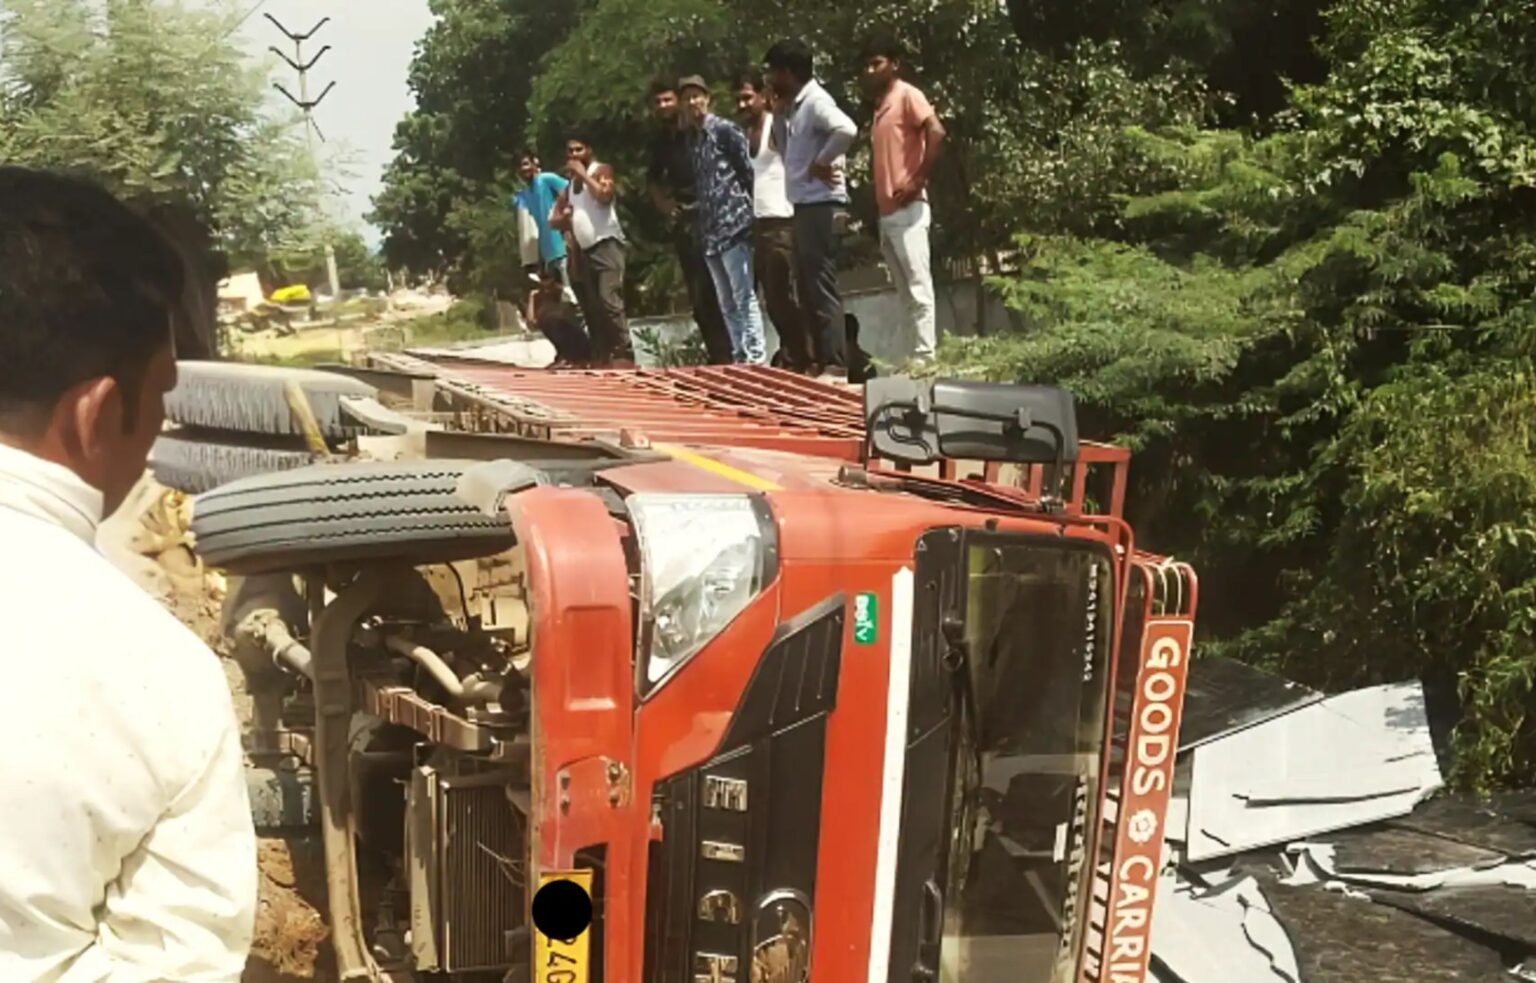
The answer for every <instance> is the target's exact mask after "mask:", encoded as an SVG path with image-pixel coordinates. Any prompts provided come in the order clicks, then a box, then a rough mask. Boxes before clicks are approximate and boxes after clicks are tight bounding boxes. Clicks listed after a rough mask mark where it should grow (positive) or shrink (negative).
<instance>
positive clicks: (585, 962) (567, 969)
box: [533, 870, 592, 983]
mask: <svg viewBox="0 0 1536 983" xmlns="http://www.w3.org/2000/svg"><path fill="white" fill-rule="evenodd" d="M552 881H573V882H575V883H576V884H579V885H581V889H582V890H583V891H586V892H587V896H588V897H591V896H592V871H590V870H552V871H548V872H546V873H543V874H540V875H539V887H543V886H544V885H546V884H548V883H550V882H552ZM591 935H592V933H591V929H590V928H588V929H583V930H582V933H581V934H580V935H578V936H577V937H576V938H574V939H572V940H570V941H566V940H564V939H552V938H550V937H549V936H547V935H545V934H544V933H543V932H539V931H535V932H534V933H533V939H534V945H533V965H534V979H535V980H536V981H537V983H588V975H589V974H588V971H587V967H588V966H590V965H591V952H590V949H591V942H592V938H591Z"/></svg>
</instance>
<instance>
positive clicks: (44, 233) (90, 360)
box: [0, 166, 185, 437]
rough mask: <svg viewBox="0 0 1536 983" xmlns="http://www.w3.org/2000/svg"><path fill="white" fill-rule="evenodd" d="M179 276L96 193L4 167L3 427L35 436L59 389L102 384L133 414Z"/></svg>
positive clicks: (0, 219) (151, 234) (0, 218)
mask: <svg viewBox="0 0 1536 983" xmlns="http://www.w3.org/2000/svg"><path fill="white" fill-rule="evenodd" d="M184 277H185V270H184V268H183V264H182V260H181V258H180V256H178V255H177V253H176V251H175V250H174V249H172V248H171V246H170V245H169V244H168V243H167V242H166V241H165V239H164V237H163V236H161V234H160V233H158V232H157V231H155V229H154V227H153V226H152V225H151V224H150V223H149V222H148V221H146V220H145V219H143V218H141V217H140V216H138V215H136V214H134V212H133V211H131V210H130V209H129V208H128V207H127V206H126V205H124V204H123V203H122V202H120V201H118V200H117V199H116V198H114V197H113V196H112V195H110V194H108V193H107V192H106V191H105V190H103V189H102V188H100V187H99V186H97V185H95V184H92V183H90V182H88V181H84V180H80V179H78V178H73V177H65V176H62V175H58V174H50V173H45V172H42V171H35V170H29V169H27V168H21V167H10V166H0V430H3V431H5V432H7V433H9V434H11V435H12V436H18V437H33V436H36V435H37V434H38V433H40V432H41V431H42V430H43V429H44V428H45V427H46V426H47V423H48V419H49V416H50V415H51V414H52V412H53V408H54V406H55V405H56V404H57V403H58V401H59V399H60V398H61V397H62V396H63V395H64V393H65V392H66V391H68V390H69V389H70V388H71V387H72V386H76V385H78V384H80V383H82V382H85V381H87V380H89V379H95V378H100V377H102V376H111V377H113V378H114V379H116V380H117V382H118V384H119V385H120V386H122V388H123V395H124V400H125V404H126V405H125V412H127V413H129V414H131V413H132V411H133V408H134V407H135V406H137V401H138V394H137V387H138V385H139V383H140V378H139V377H140V375H141V374H142V371H143V369H144V366H145V365H146V363H147V362H148V361H149V359H150V358H151V357H153V356H154V354H155V353H156V352H157V351H159V350H161V349H163V348H164V347H165V346H166V345H168V344H170V342H171V330H172V328H171V325H172V319H173V317H174V316H175V314H176V313H177V311H178V309H179V307H180V304H181V293H182V286H183V282H184ZM127 422H128V425H129V426H132V425H133V422H132V419H131V416H130V417H129V418H128V421H127Z"/></svg>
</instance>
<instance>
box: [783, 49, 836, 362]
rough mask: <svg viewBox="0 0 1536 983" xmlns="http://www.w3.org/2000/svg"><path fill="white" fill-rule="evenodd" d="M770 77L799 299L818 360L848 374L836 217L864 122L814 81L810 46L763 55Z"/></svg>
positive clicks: (813, 65)
mask: <svg viewBox="0 0 1536 983" xmlns="http://www.w3.org/2000/svg"><path fill="white" fill-rule="evenodd" d="M764 64H765V67H766V69H767V74H768V82H769V84H770V85H771V86H772V87H773V90H774V92H776V93H777V94H778V96H779V100H780V102H779V105H780V107H781V112H780V113H779V114H778V115H776V116H775V118H774V122H773V125H774V131H775V134H776V137H775V142H776V143H777V145H778V146H780V147H782V148H784V167H785V171H786V186H787V190H788V193H789V200H790V203H791V204H793V205H794V206H795V249H796V253H797V256H798V264H799V272H800V276H799V281H800V303H801V306H802V308H803V309H804V311H805V323H806V324H807V325H808V326H810V328H811V332H812V334H811V337H812V343H813V346H814V348H815V354H816V360H817V361H818V362H819V363H821V365H822V366H823V367H824V368H825V369H826V370H827V371H829V372H832V373H834V374H837V375H843V374H846V373H847V371H848V368H847V366H848V362H847V352H846V346H845V345H844V343H843V299H842V295H841V294H840V293H839V292H838V288H837V245H838V243H837V227H838V217H839V215H840V213H841V212H843V211H845V210H846V209H847V207H848V184H847V180H846V178H845V176H844V170H845V162H846V156H847V153H848V148H849V147H850V146H852V144H853V139H854V137H855V136H857V135H858V127H856V126H855V125H854V123H853V120H851V119H849V118H848V114H847V113H845V112H843V111H842V110H841V109H839V108H838V106H837V102H836V100H834V99H833V98H832V95H831V93H829V92H827V90H826V89H824V88H822V87H821V84H820V83H819V82H817V81H816V79H815V63H814V60H813V59H812V56H811V49H810V48H809V47H807V46H806V44H805V42H803V41H795V40H786V41H780V42H779V43H778V44H775V45H774V46H773V47H772V48H770V49H768V54H767V56H766V57H765V58H764Z"/></svg>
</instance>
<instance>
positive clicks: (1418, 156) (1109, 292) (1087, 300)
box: [947, 0, 1536, 785]
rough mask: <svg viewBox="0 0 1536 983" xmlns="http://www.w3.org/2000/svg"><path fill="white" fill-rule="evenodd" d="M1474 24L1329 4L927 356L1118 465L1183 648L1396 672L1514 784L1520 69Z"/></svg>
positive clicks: (1525, 403)
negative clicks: (1118, 206) (1248, 88)
mask: <svg viewBox="0 0 1536 983" xmlns="http://www.w3.org/2000/svg"><path fill="white" fill-rule="evenodd" d="M1479 13H1480V14H1481V16H1473V17H1469V18H1462V17H1461V15H1460V14H1457V15H1452V13H1451V12H1450V8H1449V7H1447V6H1445V5H1441V4H1435V3H1431V2H1427V0H1425V2H1414V0H1404V2H1401V3H1392V2H1388V3H1376V2H1367V0H1340V2H1339V3H1336V4H1335V5H1334V6H1333V7H1332V8H1330V10H1329V23H1330V25H1331V33H1330V35H1329V37H1328V38H1327V40H1326V43H1325V45H1324V46H1323V48H1322V50H1324V51H1325V52H1327V53H1328V56H1329V59H1330V73H1329V76H1328V77H1327V79H1326V80H1325V81H1322V82H1320V83H1318V84H1316V85H1310V86H1300V87H1297V88H1296V89H1295V90H1294V92H1293V96H1292V99H1291V103H1290V105H1289V108H1288V110H1287V112H1286V113H1284V114H1282V115H1281V116H1280V117H1277V119H1276V120H1275V121H1274V123H1273V127H1272V128H1273V129H1274V132H1273V133H1271V134H1270V135H1267V136H1254V135H1249V134H1243V133H1239V132H1232V131H1215V130H1194V129H1185V130H1181V131H1168V132H1163V133H1159V134H1153V133H1149V132H1134V133H1133V134H1132V136H1133V138H1134V140H1135V142H1136V144H1137V145H1138V147H1139V151H1138V153H1139V156H1140V157H1141V159H1143V160H1145V161H1146V162H1148V167H1149V173H1151V174H1152V175H1153V180H1152V181H1151V182H1149V184H1150V187H1149V189H1148V190H1147V191H1146V192H1145V193H1142V194H1139V195H1134V196H1132V197H1130V198H1129V199H1128V200H1127V201H1126V202H1125V204H1124V207H1123V209H1122V216H1121V217H1122V223H1123V226H1122V229H1121V231H1119V232H1118V233H1116V234H1115V235H1114V236H1113V238H1109V237H1104V236H1100V237H1089V238H1083V237H1072V236H1043V237H1042V236H1031V237H1024V238H1022V239H1020V241H1019V247H1020V249H1021V252H1022V255H1023V256H1024V258H1025V260H1026V263H1025V267H1024V270H1023V271H1022V272H1021V274H1020V275H1019V276H1017V277H1012V278H1008V279H1007V280H1006V281H1004V282H1003V283H1001V284H1000V286H1001V288H1002V289H1004V290H1005V291H1006V293H1007V295H1008V297H1009V299H1010V302H1011V303H1012V304H1013V305H1014V306H1015V307H1016V308H1017V309H1018V310H1019V311H1020V312H1021V314H1022V315H1023V316H1024V317H1025V318H1026V319H1027V320H1028V321H1030V322H1031V323H1032V324H1033V325H1034V327H1033V330H1031V331H1029V332H1027V333H1023V334H1016V335H1009V336H1006V337H1002V338H994V339H987V340H985V341H983V342H979V343H976V344H973V345H970V346H964V347H960V348H957V349H952V350H951V351H950V352H949V353H948V354H947V357H948V358H950V359H951V360H952V363H951V364H952V365H954V366H955V368H956V369H957V370H960V371H977V372H982V373H984V374H991V375H997V376H1001V377H1007V378H1018V379H1026V380H1031V381H1052V382H1061V383H1063V384H1066V385H1068V386H1069V387H1070V388H1072V389H1073V390H1074V392H1076V393H1077V394H1078V396H1079V398H1080V400H1081V403H1082V406H1083V408H1084V416H1085V428H1086V429H1088V430H1089V431H1090V432H1099V433H1118V434H1119V435H1120V439H1122V440H1124V441H1125V442H1127V443H1129V444H1130V445H1131V446H1133V447H1135V448H1136V449H1137V450H1138V456H1137V461H1136V469H1135V471H1134V474H1135V479H1134V488H1133V495H1132V500H1131V506H1130V507H1131V509H1132V511H1133V517H1134V518H1135V520H1136V523H1137V528H1138V532H1139V533H1140V534H1141V535H1142V536H1143V538H1144V541H1146V542H1149V543H1150V544H1151V545H1153V546H1154V548H1157V549H1159V550H1163V551H1173V552H1177V553H1179V554H1181V555H1184V556H1187V557H1189V558H1191V559H1193V560H1195V561H1196V562H1197V564H1198V565H1199V567H1200V568H1201V571H1202V573H1203V574H1204V581H1205V583H1206V585H1207V589H1206V591H1205V592H1204V595H1203V598H1202V605H1201V614H1202V622H1203V626H1202V627H1203V630H1204V631H1205V633H1206V635H1207V639H1208V645H1213V646H1214V647H1216V648H1217V649H1218V650H1225V651H1228V652H1232V653H1235V654H1239V655H1242V656H1244V657H1246V658H1250V659H1253V660H1256V661H1261V662H1265V663H1268V664H1270V665H1272V666H1275V667H1278V668H1280V669H1282V670H1283V671H1285V672H1287V673H1289V674H1291V675H1293V676H1296V677H1298V678H1301V679H1303V680H1305V681H1308V682H1311V683H1315V684H1317V685H1322V686H1327V687H1342V686H1352V685H1363V684H1370V683H1375V682H1382V681H1388V680H1395V679H1402V678H1413V677H1418V678H1422V679H1424V680H1425V681H1426V684H1427V685H1428V687H1429V690H1430V696H1431V703H1432V709H1434V710H1436V711H1439V712H1443V713H1444V714H1445V715H1446V717H1447V718H1449V719H1453V720H1457V721H1459V723H1458V725H1457V727H1456V731H1455V741H1454V746H1455V750H1456V752H1457V754H1456V758H1455V763H1454V768H1453V773H1454V774H1455V776H1456V778H1457V779H1458V780H1459V781H1460V782H1462V783H1463V784H1466V785H1490V784H1497V783H1500V782H1521V781H1529V780H1530V779H1531V778H1532V777H1536V723H1533V721H1532V719H1531V718H1530V716H1529V715H1528V714H1527V711H1526V708H1527V707H1528V706H1530V704H1531V699H1532V696H1533V695H1536V693H1533V679H1536V644H1533V643H1532V642H1531V634H1530V631H1529V625H1530V619H1531V614H1530V612H1531V611H1532V610H1536V608H1532V607H1531V605H1530V604H1529V602H1528V598H1529V597H1530V596H1532V591H1533V590H1536V553H1533V552H1531V551H1530V550H1529V549H1528V544H1529V543H1532V542H1536V526H1533V524H1532V520H1531V518H1530V517H1531V515H1532V514H1536V513H1533V510H1532V504H1533V502H1532V500H1531V490H1530V488H1531V486H1530V480H1529V476H1530V475H1531V474H1532V473H1533V471H1536V457H1533V454H1532V451H1533V448H1532V445H1531V441H1530V431H1529V427H1528V426H1527V425H1526V421H1527V420H1528V419H1530V412H1531V409H1532V392H1531V388H1530V379H1531V378H1532V369H1533V366H1532V364H1531V355H1532V351H1533V347H1536V346H1533V345H1532V343H1531V341H1530V339H1531V338H1532V337H1536V304H1533V302H1532V300H1531V299H1530V298H1531V297H1532V295H1533V288H1536V264H1533V263H1532V259H1533V258H1536V241H1533V236H1532V235H1531V233H1530V232H1529V231H1528V230H1529V229H1531V228H1532V220H1533V219H1536V214H1533V209H1536V191H1533V188H1536V181H1533V174H1532V170H1531V163H1532V160H1533V156H1532V152H1531V137H1530V136H1529V134H1530V133H1531V132H1532V126H1533V124H1536V119H1533V118H1532V114H1531V106H1530V100H1528V99H1526V98H1525V97H1523V96H1520V95H1516V94H1514V93H1517V92H1521V91H1523V90H1524V89H1525V88H1526V87H1528V86H1529V85H1530V84H1531V83H1532V82H1536V77H1533V76H1532V75H1531V74H1529V71H1530V66H1531V65H1532V61H1531V59H1530V58H1529V55H1528V52H1526V51H1525V49H1524V47H1523V45H1525V44H1528V43H1529V40H1530V39H1529V38H1527V37H1524V36H1523V35H1524V34H1525V33H1528V32H1529V27H1528V25H1523V24H1522V25H1519V26H1518V27H1517V26H1515V25H1513V24H1509V25H1506V26H1507V27H1508V28H1509V32H1508V33H1507V34H1506V33H1504V32H1503V31H1501V30H1497V29H1494V28H1493V27H1492V26H1491V25H1497V24H1499V23H1500V20H1499V17H1498V16H1497V14H1496V6H1495V5H1492V4H1489V5H1482V6H1481V10H1480V11H1479ZM1522 72H1525V73H1527V74H1523V75H1522V74H1520V73H1522ZM1501 73H1502V77H1503V83H1504V84H1501V85H1498V86H1491V85H1490V84H1489V79H1490V78H1493V77H1496V76H1499V75H1500V74H1501ZM1159 185H1160V187H1158V186H1159Z"/></svg>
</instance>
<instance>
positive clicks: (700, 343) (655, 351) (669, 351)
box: [634, 328, 709, 369]
mask: <svg viewBox="0 0 1536 983" xmlns="http://www.w3.org/2000/svg"><path fill="white" fill-rule="evenodd" d="M634 335H635V345H636V347H637V348H638V349H639V350H640V351H643V352H645V353H646V354H647V355H649V356H650V357H651V358H652V359H653V360H654V361H655V363H656V365H657V366H659V367H660V368H663V369H675V368H679V367H681V366H685V365H707V364H708V363H709V351H708V350H707V349H706V348H705V347H704V339H703V338H700V337H699V336H698V335H697V334H694V333H689V334H687V335H686V336H684V337H683V338H681V339H671V338H666V337H663V335H662V334H661V332H660V331H657V330H656V329H655V328H636V329H635V331H634Z"/></svg>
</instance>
